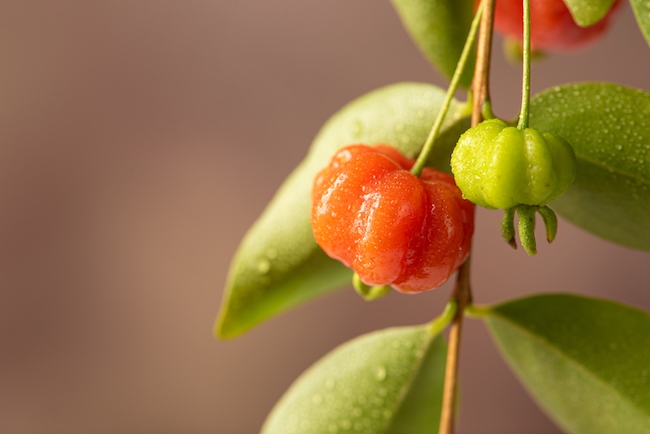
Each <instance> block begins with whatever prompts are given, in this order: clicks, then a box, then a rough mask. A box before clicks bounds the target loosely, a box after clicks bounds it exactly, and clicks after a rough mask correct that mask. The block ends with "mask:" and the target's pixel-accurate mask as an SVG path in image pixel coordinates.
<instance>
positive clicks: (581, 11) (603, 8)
mask: <svg viewBox="0 0 650 434" xmlns="http://www.w3.org/2000/svg"><path fill="white" fill-rule="evenodd" d="M615 1H616V0H564V3H565V4H566V5H567V7H568V8H569V11H571V16H572V17H573V19H574V20H575V22H576V23H577V24H578V25H579V26H582V27H587V26H591V25H592V24H596V23H597V22H598V21H600V20H601V19H602V18H603V17H604V16H605V15H606V14H607V12H608V11H609V10H610V9H611V7H612V5H613V4H614V2H615Z"/></svg>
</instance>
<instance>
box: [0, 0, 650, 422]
mask: <svg viewBox="0 0 650 434" xmlns="http://www.w3.org/2000/svg"><path fill="white" fill-rule="evenodd" d="M624 9H625V10H624V11H622V12H621V14H620V16H619V19H618V20H617V21H616V23H615V24H614V26H613V28H612V29H611V32H610V33H609V34H608V36H607V37H606V38H605V39H604V40H603V41H602V42H601V43H600V44H599V45H598V46H596V47H592V48H590V49H588V50H585V51H582V52H580V53H579V54H577V55H575V56H574V57H567V56H561V55H557V56H552V57H549V58H548V59H547V60H545V61H544V62H542V63H538V64H536V65H535V66H534V70H533V91H538V90H541V89H543V88H545V87H548V86H551V85H554V84H559V83H563V82H567V81H578V80H607V81H615V82H619V83H624V84H627V85H630V86H635V87H640V88H644V89H646V90H650V73H649V71H650V55H649V53H650V51H648V47H647V46H646V44H645V42H644V40H643V39H642V37H641V35H640V33H639V31H638V29H637V28H636V25H635V24H634V20H633V16H632V12H631V10H630V8H629V5H627V6H626V8H624ZM496 44H497V45H496V56H495V59H494V71H493V74H492V85H493V101H494V104H495V110H496V112H497V114H499V115H501V116H505V117H514V115H515V114H516V112H517V107H518V103H519V98H520V96H519V95H520V94H519V92H520V91H519V80H520V78H519V76H520V72H519V69H518V68H516V67H512V66H510V65H509V64H507V63H506V62H505V61H504V60H503V56H502V55H501V53H500V49H499V47H500V40H497V42H496ZM404 80H414V81H429V82H434V83H437V84H439V85H444V82H443V81H442V79H441V78H440V76H439V75H438V74H437V73H435V72H434V71H432V70H431V68H430V67H429V65H428V64H427V63H426V61H424V60H423V58H422V57H421V56H420V54H419V52H418V51H417V49H416V48H415V47H414V46H413V44H412V43H411V42H410V40H409V39H408V37H407V35H406V33H405V32H404V31H403V29H402V28H401V24H400V22H399V20H398V18H397V16H396V15H395V13H394V12H393V10H392V8H391V6H390V4H389V2H388V1H386V0H384V1H370V0H365V1H354V2H351V1H344V0H330V1H327V2H323V1H321V2H316V1H304V0H276V1H263V0H257V1H248V2H237V1H226V0H210V1H207V0H206V1H189V0H182V1H181V0H177V1H167V0H156V1H153V0H152V1H135V0H133V1H119V0H115V1H108V0H101V1H100V0H95V1H92V2H89V1H85V0H78V1H62V0H57V1H26V0H15V1H0V203H1V207H0V258H1V259H0V432H1V433H2V434H5V433H8V434H9V433H11V434H13V433H44V434H45V433H47V434H50V433H216V434H247V433H255V432H257V430H258V429H259V427H260V426H261V424H262V421H263V420H264V417H265V415H266V414H267V412H268V411H269V410H270V409H271V407H272V406H273V404H274V403H275V401H276V400H277V399H278V398H279V397H280V395H281V394H282V392H283V391H284V390H285V389H286V388H287V387H288V386H289V385H290V383H291V381H292V380H293V379H294V378H295V377H297V376H298V375H299V373H300V372H302V371H303V370H304V369H305V368H306V367H308V366H309V365H310V364H311V363H313V362H314V361H315V360H317V359H318V358H319V357H321V356H322V355H324V354H325V353H326V352H328V351H329V350H330V349H332V348H333V347H334V346H336V345H337V344H339V343H341V342H343V341H345V340H348V339H350V338H352V337H354V336H357V335H359V334H361V333H365V332H368V331H371V330H374V329H378V328H383V327H388V326H393V325H402V324H416V323H422V322H425V321H428V320H429V319H431V318H432V317H433V316H434V315H436V314H437V313H438V312H439V311H440V310H441V308H442V306H443V305H444V302H445V300H446V298H447V297H448V293H449V289H450V287H449V285H447V286H445V287H443V288H440V289H438V290H436V291H433V292H431V293H427V294H425V295H422V296H417V297H409V296H403V295H397V294H391V295H390V296H388V297H387V298H386V299H383V300H381V301H377V302H375V303H371V304H369V303H365V302H363V301H361V300H360V299H359V297H357V296H356V295H355V294H354V292H353V291H352V290H350V289H348V290H344V291H342V292H339V293H336V294H334V295H331V296H329V297H325V298H323V299H320V300H318V301H316V302H313V303H311V304H309V305H307V306H305V307H303V308H301V309H298V310H295V311H293V312H290V313H288V314H285V315H283V316H281V317H279V318H276V319H273V320H271V321H269V322H267V323H265V324H263V325H262V326H260V327H258V328H257V329H255V330H253V331H251V332H250V333H248V334H246V335H245V336H243V337H241V338H239V339H237V340H234V341H230V342H218V341H216V340H214V339H213V337H212V335H211V328H212V322H213V320H214V316H215V314H216V312H217V308H218V305H219V303H220V298H221V292H222V287H223V283H224V281H225V278H226V272H227V268H228V264H229V261H230V257H231V255H232V254H233V252H234V250H235V248H236V247H237V244H238V242H239V240H240V239H241V237H242V235H243V234H244V232H245V231H246V229H247V228H248V226H249V225H250V224H251V223H252V222H253V221H254V219H255V218H256V217H257V216H258V214H259V213H260V212H261V211H262V209H263V208H264V206H265V204H266V203H267V202H268V200H269V199H270V198H271V196H272V194H273V192H274V190H275V189H276V188H277V187H278V185H279V184H280V183H281V182H282V180H283V179H284V177H285V176H286V175H287V174H288V173H289V171H290V170H291V169H292V168H293V167H294V166H295V165H296V164H297V163H298V162H299V161H300V160H301V158H302V157H303V156H304V154H305V152H306V150H307V147H308V145H309V143H310V141H311V139H312V138H313V136H314V135H315V134H316V132H317V130H318V128H319V127H320V125H321V124H322V123H323V122H324V121H325V120H326V119H327V118H328V117H329V116H330V115H331V114H332V113H333V112H334V111H336V110H337V109H338V108H340V107H341V106H342V105H343V104H345V103H346V102H348V101H349V100H351V99H353V98H355V97H357V96H359V95H361V94H363V93H365V92H367V91H369V90H372V89H374V88H377V87H380V86H383V85H386V84H389V83H393V82H396V81H404ZM499 220H500V214H499V213H497V212H488V211H480V212H479V215H478V223H477V224H478V227H477V239H476V242H475V257H474V261H473V265H474V269H473V276H472V277H473V282H474V289H475V293H476V299H477V302H479V303H488V302H494V301H498V300H501V299H505V298H507V297H514V296H521V295H523V294H530V293H535V292H540V291H572V292H577V293H583V294H590V295H597V296H603V297H608V298H613V299H617V300H621V301H624V302H626V303H629V304H632V305H636V306H640V307H643V308H646V309H650V291H648V289H649V288H648V284H647V282H648V281H649V279H650V267H648V263H649V261H648V259H649V256H648V255H647V254H646V253H641V252H635V251H631V250H627V249H625V248H621V247H617V246H614V245H610V244H609V243H607V242H604V241H601V240H599V239H597V238H595V237H594V236H592V235H589V234H587V233H584V232H582V231H580V230H577V229H574V228H572V227H571V226H570V225H569V224H567V223H565V222H562V223H561V226H560V234H559V237H558V240H557V241H556V243H555V244H554V245H553V246H552V248H551V247H548V246H546V245H542V246H541V249H540V250H541V251H540V254H539V255H538V256H537V257H535V258H528V257H527V256H526V255H525V254H524V253H523V252H522V251H516V252H515V251H512V250H511V249H510V248H509V247H508V246H507V245H505V244H504V243H503V242H502V241H501V240H500V234H499ZM465 330H466V335H465V340H464V342H463V348H462V363H461V364H462V367H461V368H462V406H461V413H460V422H459V433H467V434H469V433H477V434H478V433H531V434H533V433H539V434H543V433H555V432H558V431H557V429H556V428H555V427H554V426H553V424H552V423H551V422H550V421H549V420H548V419H547V418H546V416H544V415H543V414H542V413H541V412H540V411H539V410H538V409H537V408H536V407H535V405H534V404H533V402H532V401H531V399H530V398H529V397H528V396H527V395H526V393H525V392H524V391H523V390H522V389H521V387H520V386H519V385H518V383H517V380H516V379H515V378H514V377H513V375H512V374H511V373H510V372H509V371H508V369H507V367H506V366H505V365H504V363H503V362H502V361H501V360H500V358H499V356H498V354H497V353H496V350H495V349H494V347H493V345H492V343H491V342H490V340H489V336H488V334H487V333H486V331H485V328H484V326H483V324H482V323H480V322H477V321H473V320H469V321H468V322H467V326H466V329H465Z"/></svg>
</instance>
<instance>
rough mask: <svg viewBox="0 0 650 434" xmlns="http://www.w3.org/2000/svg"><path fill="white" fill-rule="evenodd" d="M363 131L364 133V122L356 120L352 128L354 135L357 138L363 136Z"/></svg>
mask: <svg viewBox="0 0 650 434" xmlns="http://www.w3.org/2000/svg"><path fill="white" fill-rule="evenodd" d="M361 133H363V124H362V123H361V121H354V127H353V128H352V135H353V136H354V137H355V138H357V139H358V138H359V137H361Z"/></svg>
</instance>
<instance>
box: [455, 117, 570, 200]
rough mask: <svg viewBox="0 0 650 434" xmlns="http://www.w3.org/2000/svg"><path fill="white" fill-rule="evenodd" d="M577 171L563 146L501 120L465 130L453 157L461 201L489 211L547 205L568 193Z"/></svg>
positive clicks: (552, 138) (549, 135) (559, 141)
mask: <svg viewBox="0 0 650 434" xmlns="http://www.w3.org/2000/svg"><path fill="white" fill-rule="evenodd" d="M575 165H576V163H575V154H574V152H573V148H571V145H569V143H567V141H566V140H564V139H562V138H561V137H559V136H557V135H555V134H553V133H540V132H538V131H537V130H534V129H532V128H525V129H523V130H519V129H517V128H515V127H511V126H508V125H507V124H506V123H505V122H503V121H502V120H500V119H489V120H486V121H483V122H481V123H480V124H479V125H477V126H475V127H473V128H470V129H469V130H467V131H466V132H465V133H464V134H463V135H462V136H461V137H460V139H459V140H458V144H457V145H456V148H455V149H454V152H453V154H452V156H451V170H452V172H453V173H454V177H455V180H456V184H457V185H458V187H460V189H461V191H462V192H463V197H464V198H465V199H469V200H470V201H472V202H474V203H475V204H477V205H481V206H483V207H485V208H490V209H495V208H499V209H509V208H512V207H514V206H517V205H534V206H544V205H546V204H547V203H548V202H550V201H552V200H553V199H555V198H557V197H558V196H560V195H561V194H562V193H564V192H565V191H566V190H567V189H568V188H569V186H570V185H571V183H572V182H573V178H574V176H575Z"/></svg>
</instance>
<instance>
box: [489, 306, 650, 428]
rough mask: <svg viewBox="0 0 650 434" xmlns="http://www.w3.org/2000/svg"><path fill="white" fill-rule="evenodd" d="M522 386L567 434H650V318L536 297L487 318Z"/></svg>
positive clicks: (498, 309) (498, 308)
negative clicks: (568, 433)
mask: <svg viewBox="0 0 650 434" xmlns="http://www.w3.org/2000/svg"><path fill="white" fill-rule="evenodd" d="M486 320H487V323H488V325H489V328H490V331H491V332H492V335H493V337H494V338H495V339H496V342H497V344H498V346H499V348H500V349H501V352H502V353H503V355H504V356H505V358H506V359H507V360H508V362H509V363H510V365H511V366H512V368H513V369H514V371H515V372H516V373H517V375H518V376H519V378H520V379H521V381H522V382H523V383H524V385H525V386H526V387H527V388H528V390H529V392H530V393H531V394H532V395H533V396H534V397H535V399H537V401H538V402H539V403H540V404H541V406H542V407H543V408H544V409H545V410H546V411H547V412H548V413H549V414H550V415H551V416H552V417H553V418H554V419H555V420H556V421H557V422H558V424H559V425H561V426H562V427H563V428H564V429H565V430H566V431H567V432H570V433H585V434H599V433H603V434H605V433H607V434H611V433H635V434H641V433H650V315H648V314H647V313H645V312H642V311H640V310H637V309H633V308H631V307H627V306H624V305H622V304H619V303H615V302H612V301H605V300H598V299H594V298H586V297H578V296H574V295H561V294H549V295H538V296H533V297H529V298H523V299H520V300H515V301H511V302H508V303H505V304H501V305H499V306H496V307H493V308H491V309H489V310H488V311H487V316H486Z"/></svg>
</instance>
